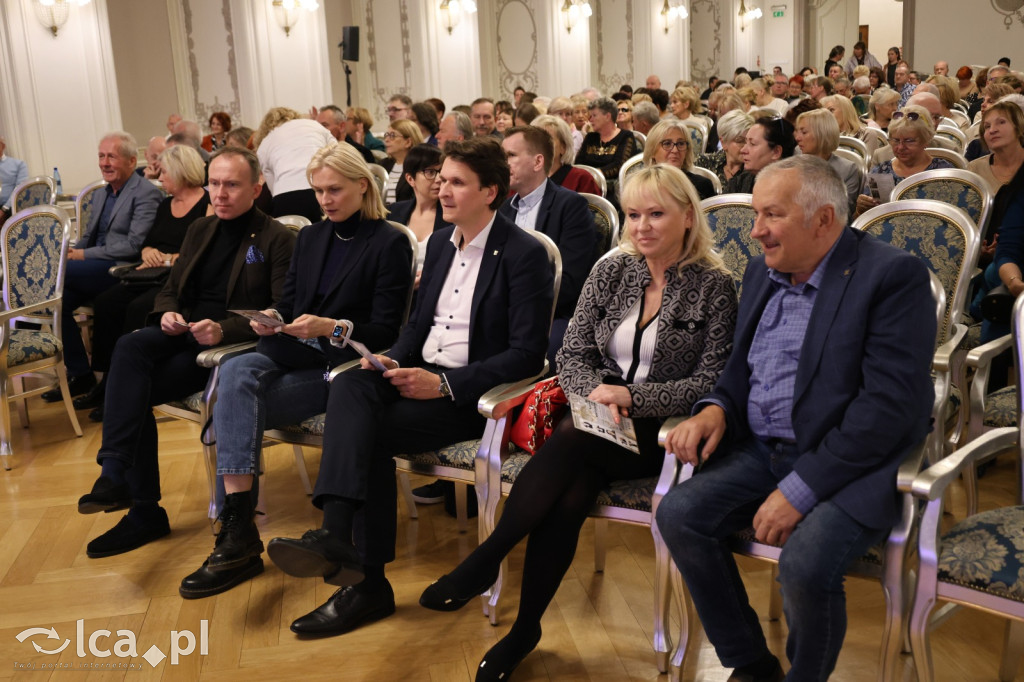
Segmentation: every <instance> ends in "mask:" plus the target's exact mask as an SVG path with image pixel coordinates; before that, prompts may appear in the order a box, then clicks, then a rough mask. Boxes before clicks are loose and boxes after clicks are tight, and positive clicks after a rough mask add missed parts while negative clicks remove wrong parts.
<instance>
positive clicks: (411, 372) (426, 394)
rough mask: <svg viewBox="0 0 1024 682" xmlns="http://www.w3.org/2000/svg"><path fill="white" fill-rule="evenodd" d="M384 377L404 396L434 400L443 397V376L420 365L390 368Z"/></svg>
mask: <svg viewBox="0 0 1024 682" xmlns="http://www.w3.org/2000/svg"><path fill="white" fill-rule="evenodd" d="M384 378H386V379H387V380H388V381H390V382H391V385H392V386H394V387H395V388H397V389H398V393H399V395H401V396H402V397H403V398H411V399H413V400H432V399H434V398H440V397H441V391H440V386H441V376H440V375H439V374H434V373H433V372H428V371H427V370H425V369H421V368H419V367H409V368H399V369H389V370H388V371H386V372H384Z"/></svg>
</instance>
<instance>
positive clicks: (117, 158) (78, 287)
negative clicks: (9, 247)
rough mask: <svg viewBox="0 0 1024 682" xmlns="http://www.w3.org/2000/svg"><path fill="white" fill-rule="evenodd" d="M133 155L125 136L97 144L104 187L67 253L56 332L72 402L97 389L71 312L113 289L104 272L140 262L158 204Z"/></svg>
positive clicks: (47, 396)
mask: <svg viewBox="0 0 1024 682" xmlns="http://www.w3.org/2000/svg"><path fill="white" fill-rule="evenodd" d="M136 155H137V152H136V143H135V138H134V137H132V136H131V135H130V134H128V133H125V132H113V133H109V134H107V135H105V136H104V137H103V139H102V140H100V148H99V166H100V173H101V174H102V176H103V179H104V180H106V181H107V186H106V188H105V191H104V190H101V191H98V192H94V193H93V195H92V211H91V212H90V214H89V224H88V225H82V226H81V228H82V229H83V232H82V238H81V239H79V240H78V242H77V243H75V245H74V246H73V247H71V248H69V249H68V262H67V269H66V270H65V272H64V301H63V304H62V306H63V307H62V316H63V317H62V319H63V321H62V324H61V326H62V328H63V342H64V365H65V367H66V368H67V372H68V387H69V388H70V389H71V395H73V396H74V395H79V394H82V393H85V392H87V391H88V390H89V389H91V388H92V387H93V386H94V385H95V384H96V379H95V378H94V377H93V374H92V370H91V369H90V367H89V358H88V356H87V355H86V352H85V345H84V344H83V343H82V335H81V334H80V333H79V331H78V324H77V323H76V322H75V316H74V312H75V308H77V307H79V306H81V305H84V304H86V303H88V302H89V301H91V300H92V299H93V298H95V297H96V296H97V295H98V294H101V293H103V292H104V291H106V290H107V289H109V288H110V287H112V286H114V285H115V284H117V282H118V280H117V278H115V277H112V276H111V275H110V274H108V272H107V271H108V270H109V269H110V268H111V266H113V265H116V264H117V263H119V262H126V261H137V260H138V259H139V253H140V252H141V251H142V242H143V241H144V240H145V238H146V235H147V234H148V233H149V229H150V228H151V227H153V221H154V219H155V218H156V208H157V206H158V205H159V204H160V201H161V200H162V199H163V195H162V194H161V193H160V190H158V189H157V188H156V187H154V186H153V183H151V182H150V181H149V180H145V179H143V178H141V177H139V176H138V175H136V174H135V162H136ZM43 399H44V400H46V401H47V402H57V401H58V400H63V396H62V395H61V393H60V390H59V389H55V390H53V391H48V392H47V393H44V394H43Z"/></svg>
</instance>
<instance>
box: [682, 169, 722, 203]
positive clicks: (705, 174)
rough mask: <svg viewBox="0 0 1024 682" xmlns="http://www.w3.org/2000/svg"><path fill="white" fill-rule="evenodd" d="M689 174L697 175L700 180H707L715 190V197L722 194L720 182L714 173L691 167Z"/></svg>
mask: <svg viewBox="0 0 1024 682" xmlns="http://www.w3.org/2000/svg"><path fill="white" fill-rule="evenodd" d="M690 172H691V173H693V174H694V175H699V176H700V177H702V178H707V179H708V180H709V181H710V182H711V186H712V187H714V188H715V194H716V195H718V194H721V193H722V181H721V180H720V179H719V178H718V176H717V175H715V173H714V171H710V170H708V169H707V168H701V167H700V166H693V167H692V168H691V169H690ZM709 198H710V197H709Z"/></svg>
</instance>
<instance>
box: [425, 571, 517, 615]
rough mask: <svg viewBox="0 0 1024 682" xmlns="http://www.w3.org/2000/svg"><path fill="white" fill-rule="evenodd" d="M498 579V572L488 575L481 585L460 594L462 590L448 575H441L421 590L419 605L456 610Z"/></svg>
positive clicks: (436, 609)
mask: <svg viewBox="0 0 1024 682" xmlns="http://www.w3.org/2000/svg"><path fill="white" fill-rule="evenodd" d="M497 579H498V573H497V571H495V573H494V575H492V576H489V580H488V582H487V584H486V585H484V586H483V587H479V586H478V587H474V588H472V589H470V590H468V594H462V590H460V589H459V586H458V585H456V584H455V581H454V580H452V579H451V576H449V575H443V576H441V577H440V578H438V579H437V580H435V581H434V582H432V583H431V584H430V585H428V586H427V589H425V590H423V594H421V595H420V606H423V607H425V608H428V609H431V610H433V611H458V610H459V609H461V608H462V607H463V606H465V605H466V604H468V603H469V602H470V601H472V600H473V598H474V597H477V596H479V595H481V594H483V593H484V592H486V591H487V588H489V587H490V586H491V585H493V584H494V582H495V581H496V580H497Z"/></svg>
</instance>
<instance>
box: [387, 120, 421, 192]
mask: <svg viewBox="0 0 1024 682" xmlns="http://www.w3.org/2000/svg"><path fill="white" fill-rule="evenodd" d="M383 137H384V150H385V151H386V152H387V153H388V158H386V159H384V160H383V161H381V162H380V165H382V166H384V170H386V171H387V172H388V184H387V185H386V186H385V188H384V203H385V204H386V205H388V206H390V205H391V204H393V203H395V202H396V201H405V200H407V199H412V198H413V192H412V187H411V186H410V185H409V183H408V182H407V181H406V179H405V175H404V174H403V172H402V171H403V164H404V163H405V157H406V155H407V154H408V153H409V150H410V149H412V148H413V147H415V146H416V145H418V144H421V143H422V142H423V134H422V133H421V132H420V127H419V125H418V124H416V123H413V122H412V121H408V120H404V119H399V120H397V121H392V122H391V123H390V124H389V125H388V131H387V132H386V133H384V135H383Z"/></svg>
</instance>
